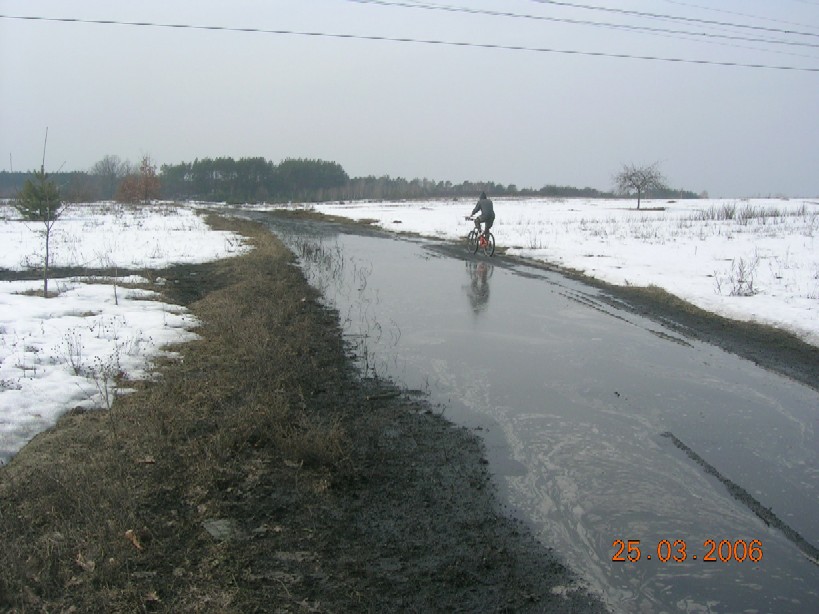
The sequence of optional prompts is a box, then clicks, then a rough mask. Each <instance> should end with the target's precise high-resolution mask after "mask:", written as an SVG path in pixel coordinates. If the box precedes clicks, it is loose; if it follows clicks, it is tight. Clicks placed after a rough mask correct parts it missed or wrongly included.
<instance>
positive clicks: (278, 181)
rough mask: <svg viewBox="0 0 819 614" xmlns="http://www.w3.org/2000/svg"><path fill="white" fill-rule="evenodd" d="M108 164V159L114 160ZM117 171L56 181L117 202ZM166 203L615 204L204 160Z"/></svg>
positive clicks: (171, 184)
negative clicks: (526, 199) (479, 199)
mask: <svg viewBox="0 0 819 614" xmlns="http://www.w3.org/2000/svg"><path fill="white" fill-rule="evenodd" d="M107 158H108V157H107ZM102 168H106V169H107V168H110V165H103V164H97V165H95V167H94V169H92V170H91V171H87V172H84V171H75V172H70V173H53V174H51V175H50V178H51V179H52V180H53V181H54V182H55V183H56V184H57V185H58V186H59V187H60V190H61V194H62V196H63V198H64V199H65V200H67V201H70V202H72V201H73V202H91V201H96V200H107V199H110V198H112V197H114V195H115V194H117V189H116V183H118V182H120V183H121V182H122V181H125V180H126V179H127V177H128V176H129V174H133V173H136V172H137V170H136V169H135V167H133V166H131V165H129V164H122V165H120V168H122V169H126V172H125V173H122V174H116V175H114V174H112V173H111V172H107V173H105V172H101V171H100V169H102ZM29 177H31V173H21V172H6V171H2V172H0V198H13V197H14V196H15V195H16V193H17V191H18V190H19V189H20V188H22V186H23V183H24V182H25V180H26V179H28V178H29ZM158 177H159V182H160V186H159V197H160V198H162V199H166V200H200V201H209V202H227V203H231V204H242V203H259V202H321V201H327V200H363V199H372V200H403V199H421V198H459V197H468V198H475V197H476V195H477V194H479V193H480V192H482V191H485V192H486V193H487V194H489V195H490V196H495V197H497V196H547V197H558V198H571V197H587V198H613V197H614V196H615V194H613V193H612V192H602V191H600V190H596V189H594V188H575V187H569V186H557V185H546V186H544V187H542V188H540V189H531V188H524V189H518V187H517V186H515V185H513V184H510V185H506V186H505V185H502V184H497V183H494V182H472V181H464V182H463V183H458V184H454V183H452V182H450V181H432V180H429V179H411V180H408V179H404V178H402V177H397V178H393V177H389V176H382V177H374V176H369V177H353V178H351V177H350V176H349V175H348V174H347V173H346V171H345V170H344V169H343V168H342V167H341V165H339V164H337V163H336V162H326V161H323V160H308V159H287V160H284V161H283V162H281V163H279V164H275V163H273V162H270V161H268V160H265V159H264V158H241V159H239V160H234V159H233V158H215V159H211V158H203V159H201V160H200V159H196V160H194V161H193V162H182V163H180V164H165V165H162V166H161V167H160V169H159V172H158ZM649 197H654V198H697V195H696V194H694V193H693V192H688V191H685V190H666V191H663V192H662V193H656V194H651V195H649Z"/></svg>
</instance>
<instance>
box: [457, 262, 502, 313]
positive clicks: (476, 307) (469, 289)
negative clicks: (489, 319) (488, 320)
mask: <svg viewBox="0 0 819 614" xmlns="http://www.w3.org/2000/svg"><path fill="white" fill-rule="evenodd" d="M466 272H467V273H468V274H469V285H467V286H464V289H465V290H466V296H467V298H468V299H469V304H470V305H471V306H472V311H473V313H475V314H476V315H477V314H480V313H482V312H483V311H485V310H486V308H487V306H488V305H489V279H490V278H491V277H492V273H494V272H495V266H494V265H492V264H489V263H488V262H482V261H481V262H475V261H473V260H467V261H466Z"/></svg>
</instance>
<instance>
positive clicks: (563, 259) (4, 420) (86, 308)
mask: <svg viewBox="0 0 819 614" xmlns="http://www.w3.org/2000/svg"><path fill="white" fill-rule="evenodd" d="M473 204H474V202H472V201H466V200H461V201H458V202H451V201H450V202H443V201H435V202H412V203H353V204H341V203H326V204H320V205H315V206H313V208H314V209H315V210H316V211H319V212H322V213H327V214H332V215H338V216H345V217H348V218H351V219H373V220H377V222H378V224H379V225H380V226H382V227H384V228H385V229H388V230H391V231H398V232H413V233H418V234H422V235H426V236H430V237H435V238H441V239H453V240H455V239H459V238H461V237H463V236H465V235H466V233H467V232H468V230H469V228H470V224H471V223H470V222H467V221H465V220H464V216H465V215H467V214H469V212H470V211H471V209H472V206H473ZM660 208H662V210H650V209H660ZM495 209H496V212H497V216H498V218H497V221H496V223H495V227H494V228H493V232H494V233H495V236H496V238H497V243H498V246H499V247H501V248H508V252H509V253H513V254H518V255H521V256H525V257H527V258H534V259H539V260H545V261H550V262H554V263H556V264H559V265H562V266H565V267H570V268H573V269H578V270H582V271H585V272H586V273H588V274H589V275H593V276H595V277H598V278H600V279H604V280H606V281H609V282H612V283H617V284H635V285H648V284H654V285H657V286H660V287H662V288H664V289H666V290H668V291H669V292H672V293H673V294H676V295H677V296H680V297H682V298H684V299H686V300H688V301H690V302H692V303H694V304H696V305H698V306H700V307H703V308H705V309H708V310H711V311H714V312H717V313H721V314H725V315H728V316H730V317H733V318H739V319H752V320H757V321H761V322H766V323H770V324H774V325H776V326H780V327H783V328H786V329H788V330H791V331H794V332H796V333H797V334H799V335H800V336H801V337H802V338H804V339H805V340H807V341H809V342H811V343H814V344H816V345H819V317H817V316H819V251H817V247H819V245H817V239H816V236H817V234H819V201H817V200H790V201H783V200H748V201H746V200H738V201H732V200H698V201H680V202H674V203H669V202H665V201H663V202H659V201H657V202H644V203H643V209H644V210H641V211H637V210H636V209H635V203H634V202H633V201H603V200H600V201H596V200H542V199H541V200H536V199H530V200H511V199H510V200H505V199H496V200H495ZM41 229H42V225H41V224H38V223H25V222H22V221H20V220H19V216H18V215H17V214H16V212H15V211H14V210H13V209H11V208H10V207H7V206H0V268H3V269H8V270H23V269H26V268H31V267H35V268H36V267H39V266H40V263H41V262H42V257H43V247H44V241H43V237H42V236H41V234H40V231H41ZM245 249H247V248H246V246H245V245H244V244H243V243H242V241H241V239H240V238H239V237H237V236H235V235H232V234H230V233H224V232H217V231H213V230H210V229H209V228H208V227H207V225H206V224H205V223H204V221H203V220H202V219H201V218H200V217H199V215H198V214H197V213H196V211H195V210H194V209H193V208H192V207H190V206H184V205H179V206H176V205H155V206H150V207H137V208H132V207H122V206H117V205H112V204H110V203H105V204H94V205H78V206H73V207H70V208H69V209H68V210H67V211H66V212H65V214H64V216H63V217H62V218H61V219H60V220H59V221H58V222H57V223H56V225H55V226H54V230H53V234H52V240H51V256H52V265H53V266H60V267H62V266H77V267H88V268H99V267H113V266H117V267H120V268H127V269H129V270H130V271H134V270H137V271H138V270H140V269H145V270H147V269H154V270H155V269H161V268H163V267H165V266H167V265H169V264H172V263H195V262H203V261H207V260H212V259H218V258H224V257H228V256H232V255H236V254H239V253H241V252H243V251H244V250H245ZM146 283H147V280H146V279H143V278H141V277H140V276H138V275H134V276H129V277H125V278H119V279H117V280H116V282H115V281H114V280H113V279H111V278H96V279H88V278H74V279H70V280H59V281H57V280H52V281H51V282H50V285H49V290H50V292H54V291H58V292H59V295H58V296H56V297H53V298H49V299H43V298H42V297H39V296H36V295H34V293H35V292H37V291H40V292H41V291H42V280H37V281H3V282H0V463H2V462H5V461H7V460H8V458H9V457H10V456H11V455H13V454H14V453H15V452H16V451H17V450H19V449H20V447H22V446H23V445H24V444H25V442H27V441H28V440H29V439H30V438H31V437H33V436H34V435H35V434H36V433H38V432H40V431H42V430H44V429H45V428H48V427H49V426H51V425H52V424H54V422H55V421H56V419H57V418H58V417H59V415H60V414H62V413H64V412H65V411H67V410H69V409H71V408H74V407H78V406H80V407H102V408H104V407H106V406H108V405H109V404H110V403H111V402H112V400H113V397H114V396H115V395H116V394H120V393H122V392H124V391H123V390H119V389H117V384H116V381H115V375H116V374H117V373H118V372H120V371H121V372H123V373H126V374H127V375H128V376H129V377H131V378H136V377H142V376H145V375H146V373H147V368H148V366H149V363H150V361H151V360H152V359H154V358H155V357H157V356H159V355H161V354H162V352H163V349H162V348H163V346H166V345H167V344H170V343H174V342H178V341H184V340H185V339H188V338H190V337H191V336H192V335H194V333H193V330H194V329H195V327H196V324H197V323H196V322H195V320H194V319H193V318H192V317H191V316H190V315H189V314H188V313H186V311H185V310H184V309H183V308H180V307H178V306H174V305H168V304H164V303H161V302H159V301H157V300H156V293H155V292H154V291H152V290H150V289H144V288H142V289H139V288H135V287H133V286H134V285H137V284H138V285H144V284H146ZM160 283H161V281H160Z"/></svg>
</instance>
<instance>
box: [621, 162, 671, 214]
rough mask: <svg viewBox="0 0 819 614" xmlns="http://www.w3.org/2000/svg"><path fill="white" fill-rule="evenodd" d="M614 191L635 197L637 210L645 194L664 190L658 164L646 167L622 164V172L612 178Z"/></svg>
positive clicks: (662, 177)
mask: <svg viewBox="0 0 819 614" xmlns="http://www.w3.org/2000/svg"><path fill="white" fill-rule="evenodd" d="M614 184H615V190H616V191H617V192H618V193H620V194H623V195H633V194H636V195H637V208H638V209H639V208H640V201H641V200H642V198H643V195H644V194H645V193H646V192H650V191H651V190H663V189H665V188H666V180H665V176H664V175H663V174H662V172H660V169H659V162H655V163H654V164H649V165H648V166H637V165H636V164H624V165H623V170H621V171H620V172H619V173H617V174H616V175H615V176H614Z"/></svg>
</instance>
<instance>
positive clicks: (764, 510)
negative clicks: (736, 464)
mask: <svg viewBox="0 0 819 614" xmlns="http://www.w3.org/2000/svg"><path fill="white" fill-rule="evenodd" d="M660 436H661V437H665V438H667V439H670V440H671V442H672V443H673V444H674V445H675V446H677V447H678V448H679V449H680V450H682V451H683V452H685V453H686V455H687V456H688V458H690V459H691V460H693V461H694V462H695V463H697V464H698V465H699V466H700V467H702V468H703V470H704V471H705V473H707V474H709V475H712V476H714V477H715V478H717V479H718V480H719V481H720V482H722V484H723V485H724V486H725V488H726V489H727V490H728V492H729V493H730V495H731V496H732V497H733V498H734V499H736V500H737V501H739V502H740V503H742V504H743V505H744V506H745V507H747V508H748V509H749V510H751V511H752V512H753V513H754V514H756V516H758V517H759V519H760V520H762V522H764V523H765V524H766V525H768V526H771V527H774V528H775V529H778V530H779V531H781V532H782V534H783V535H784V536H785V537H786V538H787V539H788V540H789V541H791V542H792V543H793V544H794V545H795V546H796V547H797V548H799V550H801V551H802V553H803V554H804V555H805V557H806V558H807V559H808V560H809V561H810V562H811V563H813V564H814V565H817V566H819V548H816V547H815V546H814V545H813V544H811V543H810V542H809V541H808V540H806V539H805V538H804V537H802V535H801V534H800V533H799V532H798V531H796V530H795V529H793V528H792V527H791V526H789V525H788V524H787V523H786V522H784V521H783V520H782V519H781V518H779V516H777V515H776V514H774V512H773V510H772V509H771V508H769V507H765V506H764V505H762V503H760V502H759V501H757V500H756V499H755V498H754V497H753V496H752V495H751V494H750V493H749V492H748V491H747V490H745V489H744V488H742V486H740V485H739V484H737V483H736V482H734V481H733V480H731V479H729V478H727V477H725V476H724V475H722V473H720V472H719V470H718V469H717V468H716V467H714V466H713V465H712V464H710V463H709V462H708V461H706V460H705V459H704V458H703V457H702V456H700V455H699V454H697V453H696V452H695V451H694V450H692V449H691V448H690V447H689V446H687V445H686V444H685V443H684V442H683V441H682V440H680V439H679V438H678V437H677V436H676V435H674V433H671V432H669V431H666V432H665V433H660Z"/></svg>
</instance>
